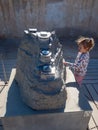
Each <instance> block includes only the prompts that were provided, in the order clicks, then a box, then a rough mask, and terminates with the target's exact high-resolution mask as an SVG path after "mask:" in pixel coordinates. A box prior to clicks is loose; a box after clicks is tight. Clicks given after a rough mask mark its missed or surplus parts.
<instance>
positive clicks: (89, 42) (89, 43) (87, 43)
mask: <svg viewBox="0 0 98 130" xmlns="http://www.w3.org/2000/svg"><path fill="white" fill-rule="evenodd" d="M76 42H77V44H78V45H83V46H84V48H86V49H87V50H88V51H90V50H91V49H93V47H94V45H95V42H94V39H93V38H89V37H83V36H81V37H80V38H78V39H77V40H76Z"/></svg>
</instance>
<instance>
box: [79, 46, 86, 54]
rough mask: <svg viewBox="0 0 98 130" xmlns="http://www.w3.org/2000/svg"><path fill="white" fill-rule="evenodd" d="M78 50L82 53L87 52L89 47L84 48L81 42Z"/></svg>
mask: <svg viewBox="0 0 98 130" xmlns="http://www.w3.org/2000/svg"><path fill="white" fill-rule="evenodd" d="M78 50H79V52H81V53H86V52H87V51H88V48H84V46H83V45H82V44H80V45H79V47H78Z"/></svg>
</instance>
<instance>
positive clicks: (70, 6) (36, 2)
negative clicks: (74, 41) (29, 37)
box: [0, 0, 98, 37]
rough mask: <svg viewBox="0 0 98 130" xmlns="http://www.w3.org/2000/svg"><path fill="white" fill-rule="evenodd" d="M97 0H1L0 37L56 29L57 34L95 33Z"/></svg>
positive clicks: (97, 26)
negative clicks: (31, 29)
mask: <svg viewBox="0 0 98 130" xmlns="http://www.w3.org/2000/svg"><path fill="white" fill-rule="evenodd" d="M97 12H98V0H0V36H1V37H21V36H23V30H24V29H27V28H30V27H34V28H37V29H39V30H49V31H50V30H56V31H57V33H58V34H59V35H60V36H63V37H66V36H75V35H84V34H89V33H90V34H91V35H92V34H94V35H96V36H97V35H98V31H97V28H98V17H96V16H97Z"/></svg>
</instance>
